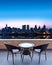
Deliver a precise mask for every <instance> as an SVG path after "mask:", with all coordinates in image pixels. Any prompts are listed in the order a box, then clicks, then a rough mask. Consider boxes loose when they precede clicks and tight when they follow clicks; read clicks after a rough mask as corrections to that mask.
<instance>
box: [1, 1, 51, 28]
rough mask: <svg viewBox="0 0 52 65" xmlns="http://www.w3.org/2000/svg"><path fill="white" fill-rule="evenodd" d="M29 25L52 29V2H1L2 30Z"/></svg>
mask: <svg viewBox="0 0 52 65" xmlns="http://www.w3.org/2000/svg"><path fill="white" fill-rule="evenodd" d="M6 24H8V26H11V27H21V25H25V24H26V25H27V24H29V25H30V26H31V27H34V25H37V26H39V25H40V26H41V27H42V26H43V25H44V24H45V25H46V26H47V27H48V28H50V27H52V1H51V0H0V28H3V27H5V25H6Z"/></svg>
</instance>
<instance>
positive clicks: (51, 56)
mask: <svg viewBox="0 0 52 65" xmlns="http://www.w3.org/2000/svg"><path fill="white" fill-rule="evenodd" d="M38 60H39V57H38V54H37V53H35V54H34V57H33V60H32V62H31V59H30V57H29V56H25V57H24V60H23V63H22V60H21V57H20V54H17V56H14V65H52V50H48V51H47V61H45V57H44V55H43V54H42V55H41V62H40V64H38ZM0 65H13V63H12V57H11V55H10V56H9V59H8V61H7V51H0Z"/></svg>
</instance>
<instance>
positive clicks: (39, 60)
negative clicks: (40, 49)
mask: <svg viewBox="0 0 52 65" xmlns="http://www.w3.org/2000/svg"><path fill="white" fill-rule="evenodd" d="M40 58H41V53H39V62H38V63H40Z"/></svg>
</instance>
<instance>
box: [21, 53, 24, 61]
mask: <svg viewBox="0 0 52 65" xmlns="http://www.w3.org/2000/svg"><path fill="white" fill-rule="evenodd" d="M21 59H22V62H23V59H24V55H22V54H21Z"/></svg>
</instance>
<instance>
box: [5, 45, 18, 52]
mask: <svg viewBox="0 0 52 65" xmlns="http://www.w3.org/2000/svg"><path fill="white" fill-rule="evenodd" d="M5 46H6V48H7V50H8V51H10V52H12V49H18V48H17V47H16V46H13V45H10V44H5Z"/></svg>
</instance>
